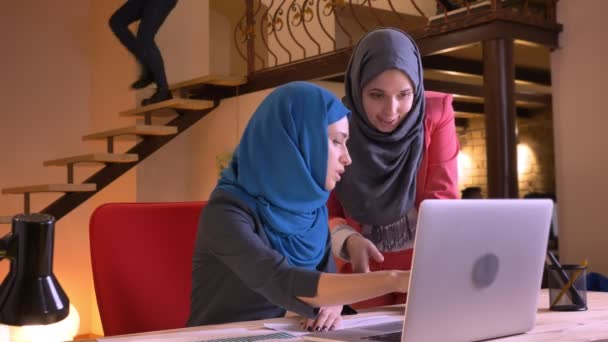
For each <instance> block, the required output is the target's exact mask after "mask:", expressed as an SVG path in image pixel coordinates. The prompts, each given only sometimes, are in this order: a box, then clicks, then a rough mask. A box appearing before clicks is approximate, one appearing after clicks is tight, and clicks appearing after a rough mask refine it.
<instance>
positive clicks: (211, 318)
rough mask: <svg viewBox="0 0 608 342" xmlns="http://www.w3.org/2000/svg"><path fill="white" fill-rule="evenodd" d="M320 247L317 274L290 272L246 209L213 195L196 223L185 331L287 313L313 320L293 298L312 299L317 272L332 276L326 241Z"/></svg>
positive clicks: (314, 311)
mask: <svg viewBox="0 0 608 342" xmlns="http://www.w3.org/2000/svg"><path fill="white" fill-rule="evenodd" d="M325 245H326V247H325V256H324V258H323V260H322V261H321V263H320V264H319V265H318V266H317V271H310V270H306V269H302V268H299V267H295V266H290V265H289V264H288V263H287V259H286V258H285V257H284V256H283V255H282V254H280V253H279V252H277V251H276V250H274V249H273V248H272V247H271V245H270V242H269V241H268V238H267V237H266V234H265V232H264V230H263V229H262V226H261V224H260V221H259V217H258V216H257V215H256V214H255V213H254V212H253V211H252V210H250V209H249V207H248V206H247V205H246V204H244V203H243V202H241V201H240V200H238V199H237V198H236V197H235V196H233V195H231V194H229V193H227V192H225V191H214V192H213V194H211V198H210V199H209V202H208V203H207V206H206V207H205V208H204V209H203V211H202V213H201V217H200V219H199V227H198V232H197V237H196V244H195V247H194V255H193V258H192V264H193V267H192V298H191V306H190V318H189V319H188V323H187V325H188V326H197V325H204V324H219V323H228V322H238V321H248V320H257V319H266V318H274V317H282V316H284V315H285V311H286V310H289V311H293V312H295V313H298V314H300V315H302V316H305V317H309V318H313V317H315V316H316V314H317V312H318V310H317V309H315V308H313V307H311V306H309V305H308V304H305V303H304V302H302V301H300V300H298V299H297V298H296V296H304V297H312V296H314V295H316V292H317V285H318V283H319V277H320V275H321V274H320V272H335V269H336V266H335V264H334V260H333V258H332V256H331V244H330V241H329V237H328V240H327V241H326V242H325Z"/></svg>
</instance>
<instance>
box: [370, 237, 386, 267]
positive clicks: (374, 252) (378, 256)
mask: <svg viewBox="0 0 608 342" xmlns="http://www.w3.org/2000/svg"><path fill="white" fill-rule="evenodd" d="M368 241H369V240H368ZM367 246H368V247H367V254H368V255H369V257H370V258H372V259H373V260H374V261H376V262H383V261H384V256H383V255H382V253H380V251H379V250H378V248H377V247H376V245H374V244H373V243H372V242H371V241H369V244H368V245H367Z"/></svg>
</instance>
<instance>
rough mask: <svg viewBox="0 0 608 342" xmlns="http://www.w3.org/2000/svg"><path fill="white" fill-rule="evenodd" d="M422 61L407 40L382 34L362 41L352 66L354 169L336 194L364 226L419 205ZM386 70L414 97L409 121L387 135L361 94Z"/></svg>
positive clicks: (349, 98)
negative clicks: (403, 80) (405, 82)
mask: <svg viewBox="0 0 608 342" xmlns="http://www.w3.org/2000/svg"><path fill="white" fill-rule="evenodd" d="M420 57H421V56H420V52H419V51H418V47H417V46H416V43H415V42H414V40H413V39H412V38H411V37H410V36H409V35H407V34H406V33H405V32H403V31H400V30H398V29H393V28H384V29H378V30H374V31H371V32H369V33H367V34H366V35H365V36H364V37H363V38H361V40H360V41H359V44H358V45H357V47H356V48H355V51H354V52H353V54H352V56H351V59H350V62H349V64H348V69H347V70H346V75H345V82H344V86H345V88H346V95H345V96H344V99H343V101H344V104H346V106H347V107H348V108H349V109H351V110H352V116H351V119H350V139H349V140H348V143H347V146H348V150H349V152H350V155H351V158H352V160H353V163H352V165H350V166H349V167H348V168H346V172H345V173H344V176H343V177H342V180H341V181H340V182H338V184H337V186H336V193H337V195H338V199H339V200H340V203H341V204H342V206H343V207H344V209H345V210H346V212H347V213H348V215H350V216H351V217H353V218H354V219H355V220H357V221H359V222H361V223H364V224H373V225H385V224H390V223H393V222H395V221H398V220H399V219H400V218H402V217H403V216H405V215H406V214H407V212H408V210H410V209H411V208H412V207H413V206H414V204H415V203H414V202H415V197H416V175H417V173H418V168H419V166H420V160H421V159H422V151H423V147H424V127H423V122H424V106H425V100H424V86H423V79H422V63H421V59H420ZM388 69H398V70H401V71H402V72H404V73H405V74H407V75H408V76H409V78H410V79H411V80H412V83H413V86H414V91H415V94H414V101H413V104H412V108H411V110H410V111H409V113H408V114H407V117H406V118H405V120H403V121H402V122H401V123H400V125H399V126H397V128H396V129H395V130H394V131H393V132H391V133H383V132H380V131H378V130H377V129H376V128H375V127H374V126H372V125H371V124H370V122H369V120H368V119H367V115H366V114H365V111H364V110H363V101H362V90H363V87H364V86H365V85H366V84H367V83H368V82H369V81H371V80H372V79H374V78H375V77H376V76H378V75H379V74H381V73H382V72H384V71H385V70H388ZM402 114H405V113H402Z"/></svg>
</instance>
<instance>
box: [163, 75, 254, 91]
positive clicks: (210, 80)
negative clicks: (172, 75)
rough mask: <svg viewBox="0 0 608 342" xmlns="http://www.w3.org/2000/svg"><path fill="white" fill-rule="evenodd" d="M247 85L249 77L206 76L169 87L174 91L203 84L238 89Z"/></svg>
mask: <svg viewBox="0 0 608 342" xmlns="http://www.w3.org/2000/svg"><path fill="white" fill-rule="evenodd" d="M245 83H247V77H245V76H235V75H206V76H202V77H197V78H193V79H191V80H186V81H183V82H178V83H175V84H172V85H170V86H169V89H170V90H172V91H174V90H178V89H184V88H192V87H196V86H199V85H203V84H210V85H218V86H227V87H236V86H240V85H243V84H245Z"/></svg>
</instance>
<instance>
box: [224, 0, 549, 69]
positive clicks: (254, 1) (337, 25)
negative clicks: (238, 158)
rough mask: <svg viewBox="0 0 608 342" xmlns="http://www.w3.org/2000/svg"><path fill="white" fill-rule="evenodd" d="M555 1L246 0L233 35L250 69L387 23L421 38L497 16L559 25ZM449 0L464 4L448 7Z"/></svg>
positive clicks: (323, 50)
mask: <svg viewBox="0 0 608 342" xmlns="http://www.w3.org/2000/svg"><path fill="white" fill-rule="evenodd" d="M556 1H557V0H482V1H480V0H426V1H425V0H402V1H392V0H245V3H246V6H245V8H244V13H243V14H242V16H241V18H240V20H239V21H238V23H237V25H236V26H235V28H234V31H233V39H234V44H235V46H236V48H237V51H238V53H239V55H240V56H241V57H242V58H243V60H244V61H246V62H247V72H248V74H250V75H251V74H253V73H255V72H259V71H262V70H266V69H270V68H274V67H278V66H281V65H286V64H290V63H294V62H298V61H303V60H306V59H310V58H315V57H320V56H323V55H327V54H331V53H335V52H338V51H339V50H341V49H345V48H352V46H353V45H354V44H356V42H357V41H358V39H359V38H360V37H361V36H362V35H363V34H364V33H365V32H367V31H369V30H372V29H374V28H377V27H383V26H393V27H398V28H401V29H404V30H405V31H407V32H408V33H409V34H410V35H412V37H413V38H414V39H416V40H422V39H424V38H428V37H432V36H436V35H440V34H444V33H446V32H449V31H453V30H458V29H462V28H465V27H473V26H478V25H481V24H483V23H487V22H489V21H492V20H496V19H502V20H508V21H515V22H520V23H525V24H528V25H533V26H537V27H543V28H546V29H550V30H551V29H556V30H559V25H558V24H557V23H556V17H555V7H556ZM429 4H430V5H429ZM446 4H456V5H457V6H460V7H459V8H457V9H453V10H450V11H448V10H447V9H448V8H446ZM423 5H424V6H423ZM406 7H407V8H406ZM405 11H408V12H409V14H407V13H405ZM421 50H422V51H423V54H425V52H426V53H429V52H434V51H428V49H427V51H425V49H421Z"/></svg>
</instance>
